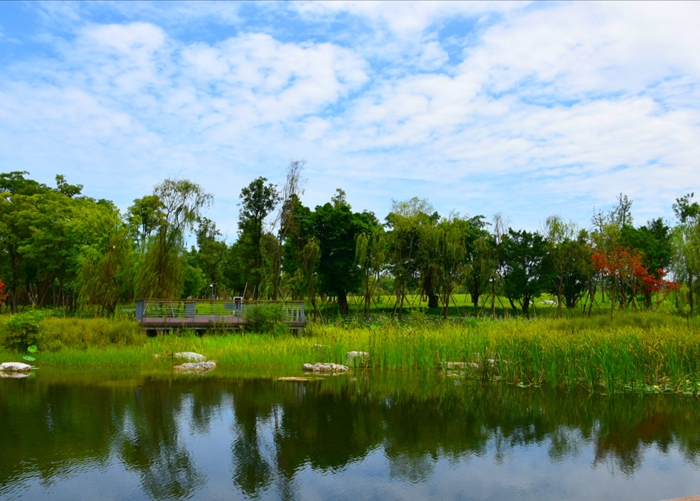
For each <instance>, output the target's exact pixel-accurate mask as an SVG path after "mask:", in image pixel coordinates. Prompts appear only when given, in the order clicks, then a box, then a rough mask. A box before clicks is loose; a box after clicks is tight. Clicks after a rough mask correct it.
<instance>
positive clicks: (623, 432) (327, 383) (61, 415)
mask: <svg viewBox="0 0 700 501" xmlns="http://www.w3.org/2000/svg"><path fill="white" fill-rule="evenodd" d="M117 383H118V384H115V385H112V384H111V383H110V384H102V383H99V384H97V383H95V382H94V381H93V380H91V379H87V380H72V381H71V380H67V379H62V378H56V379H55V380H52V379H51V378H50V377H46V378H42V379H34V380H33V381H31V380H29V381H14V380H13V381H9V382H6V381H2V380H0V442H1V443H2V444H3V446H4V447H5V448H6V449H7V450H11V451H13V454H12V455H5V456H2V457H0V496H3V495H6V494H8V493H11V492H12V491H11V489H12V486H13V485H17V484H18V483H21V482H22V481H23V479H25V478H29V477H30V476H39V477H41V478H44V479H46V480H50V479H53V478H60V477H61V476H64V475H66V474H67V472H68V470H69V469H70V468H74V467H75V465H80V464H88V463H99V464H106V463H107V462H108V461H109V458H110V454H111V452H116V453H117V455H118V457H119V458H120V460H121V462H122V464H124V465H125V467H126V468H127V469H129V470H131V471H134V472H137V473H138V474H139V475H140V478H141V485H142V489H143V491H144V492H145V493H146V494H147V495H148V496H149V497H151V498H153V499H185V498H189V497H192V496H193V495H195V494H196V493H197V492H198V491H199V490H200V489H202V488H203V486H205V485H206V478H205V476H204V474H203V473H202V468H201V466H198V465H197V460H196V459H195V457H196V456H195V454H194V452H195V451H194V450H191V449H190V447H191V446H190V445H189V443H190V442H188V440H190V439H188V436H191V437H193V438H192V439H191V440H193V441H194V440H197V437H200V436H201V437H205V436H209V435H210V434H211V433H213V431H212V430H213V428H212V426H213V424H212V423H215V422H216V423H220V422H221V420H222V419H223V418H224V416H227V417H226V419H232V421H231V423H230V428H229V429H230V430H231V435H230V437H226V440H228V441H230V444H231V447H230V449H228V450H229V451H230V457H226V458H225V459H224V460H225V461H227V462H230V464H231V477H232V483H233V486H234V487H235V488H236V490H238V491H240V492H241V493H242V494H244V495H245V496H247V497H253V498H254V497H259V496H261V495H262V494H263V493H264V492H266V491H267V490H269V489H271V488H273V487H274V488H276V489H277V492H278V493H279V496H280V497H282V498H283V499H293V498H294V497H295V495H297V494H298V493H299V492H300V489H301V487H300V486H299V485H297V478H298V474H299V472H300V471H301V470H304V469H308V468H311V469H314V470H318V471H321V472H330V473H335V472H338V471H341V470H342V469H343V468H345V467H346V466H347V465H349V464H351V463H352V462H356V461H361V460H362V459H363V458H365V457H366V456H367V455H368V454H370V453H372V452H373V451H381V452H382V453H383V455H384V456H385V457H386V459H387V462H388V468H389V475H390V476H391V477H392V478H396V479H402V480H405V481H407V482H412V483H420V482H425V481H427V480H428V479H430V478H432V477H433V476H434V468H435V464H436V461H438V460H440V459H442V458H448V459H450V460H454V461H457V460H460V461H463V460H469V458H471V457H477V456H478V457H489V456H490V457H491V459H492V460H493V461H495V462H499V461H503V460H505V458H507V457H508V456H509V455H511V454H512V452H513V451H515V450H516V449H518V448H521V447H528V446H533V445H534V446H538V447H544V448H545V449H546V450H547V452H548V454H549V457H550V459H551V461H553V462H558V461H563V460H565V459H566V458H569V457H571V456H575V455H580V454H581V453H582V451H591V453H592V455H593V460H592V466H594V467H595V466H597V465H606V466H608V467H609V468H611V469H612V470H613V471H619V472H621V473H623V474H624V475H634V474H635V472H637V471H638V470H639V468H640V467H641V466H642V464H643V462H644V457H645V452H646V450H647V449H649V448H650V447H653V448H656V449H658V450H659V451H660V452H661V453H667V452H669V451H672V450H678V451H680V453H681V454H682V455H683V456H684V457H685V459H686V461H687V462H691V463H693V464H696V465H698V463H700V460H699V459H698V457H700V455H699V454H698V452H700V438H699V437H700V422H699V421H698V420H697V419H696V416H697V413H698V410H700V402H698V400H697V399H694V398H685V397H676V396H665V395H652V396H649V395H647V396H639V395H617V396H602V395H589V394H587V393H586V394H581V395H577V394H575V393H571V392H569V393H557V392H549V391H539V390H534V391H533V390H523V389H519V388H514V387H510V386H499V385H493V386H482V385H480V384H471V383H469V382H466V383H465V382H464V381H455V380H450V379H439V378H417V377H413V376H407V375H405V374H404V375H402V374H397V375H382V374H374V375H372V374H371V373H365V374H364V375H360V376H359V377H357V378H356V379H352V378H349V377H337V378H328V379H325V380H323V381H313V382H304V383H299V382H281V381H275V380H272V379H248V380H242V379H241V380H237V379H226V378H221V379H216V378H197V377H193V378H173V379H170V378H150V379H148V378H147V379H142V380H134V381H132V380H125V381H121V382H120V381H117ZM231 412H232V416H233V417H232V418H230V417H228V416H230V413H231ZM216 426H219V427H220V426H224V427H227V426H229V425H228V424H226V425H222V424H216ZM183 430H186V431H188V432H189V435H185V436H183V435H182V432H183ZM192 443H194V442H192Z"/></svg>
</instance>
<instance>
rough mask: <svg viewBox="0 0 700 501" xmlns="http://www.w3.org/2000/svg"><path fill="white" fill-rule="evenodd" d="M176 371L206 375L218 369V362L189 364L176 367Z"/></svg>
mask: <svg viewBox="0 0 700 501" xmlns="http://www.w3.org/2000/svg"><path fill="white" fill-rule="evenodd" d="M173 369H175V370H176V371H179V372H184V373H190V374H204V373H205V372H209V371H211V370H214V369H216V362H213V361H211V360H210V361H209V362H187V363H185V364H180V365H176V366H175V367H173Z"/></svg>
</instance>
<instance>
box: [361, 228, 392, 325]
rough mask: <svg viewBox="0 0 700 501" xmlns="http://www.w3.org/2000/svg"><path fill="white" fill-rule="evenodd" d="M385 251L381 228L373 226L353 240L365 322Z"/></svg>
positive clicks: (384, 238)
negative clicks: (362, 291)
mask: <svg viewBox="0 0 700 501" xmlns="http://www.w3.org/2000/svg"><path fill="white" fill-rule="evenodd" d="M386 251H387V240H386V234H385V233H384V229H383V228H382V227H381V226H378V225H377V226H373V227H372V229H371V231H369V232H365V233H360V234H358V235H357V237H356V238H355V260H356V261H357V263H358V264H359V265H360V269H361V270H362V276H363V282H364V284H363V285H364V286H363V288H364V303H365V318H366V319H367V320H369V310H370V303H371V302H372V292H373V289H374V288H378V287H379V285H380V280H381V274H382V268H383V267H384V261H385V259H386Z"/></svg>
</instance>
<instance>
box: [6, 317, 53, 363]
mask: <svg viewBox="0 0 700 501" xmlns="http://www.w3.org/2000/svg"><path fill="white" fill-rule="evenodd" d="M43 319H44V316H43V315H42V314H41V313H40V312H38V311H35V310H29V311H27V312H24V313H18V314H16V315H12V317H11V318H10V319H9V320H8V321H7V323H6V324H5V328H4V329H3V330H4V333H3V334H4V335H3V339H2V345H3V346H4V347H5V348H7V349H9V350H12V351H16V352H18V353H26V352H27V350H28V348H29V347H30V346H34V347H36V345H37V343H38V342H39V341H38V340H39V331H40V328H41V321H42V320H43Z"/></svg>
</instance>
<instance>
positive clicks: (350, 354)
mask: <svg viewBox="0 0 700 501" xmlns="http://www.w3.org/2000/svg"><path fill="white" fill-rule="evenodd" d="M354 358H361V359H363V360H364V359H365V358H369V353H367V352H366V351H349V352H347V353H346V354H345V360H352V359H354Z"/></svg>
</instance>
